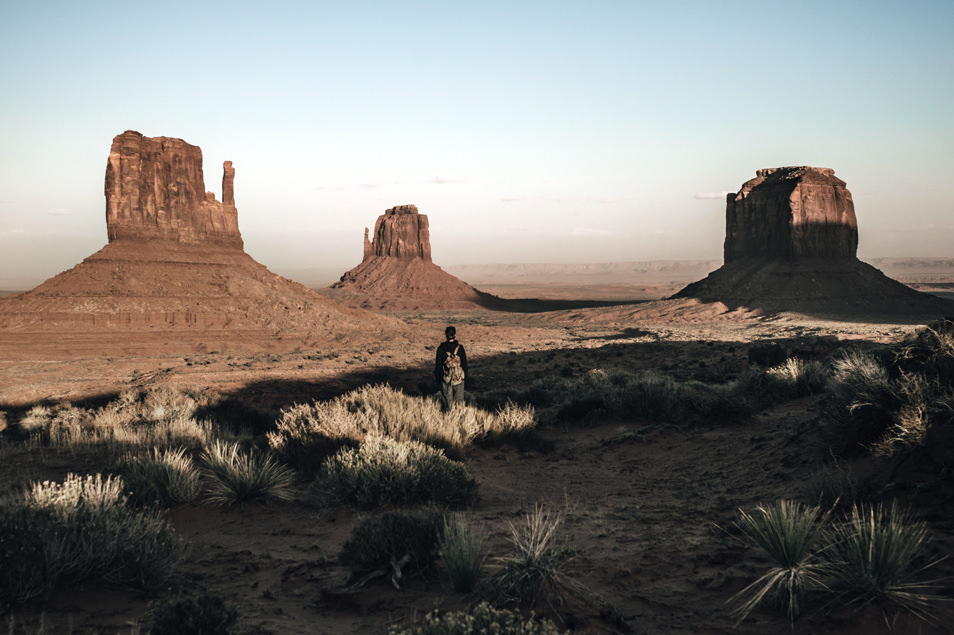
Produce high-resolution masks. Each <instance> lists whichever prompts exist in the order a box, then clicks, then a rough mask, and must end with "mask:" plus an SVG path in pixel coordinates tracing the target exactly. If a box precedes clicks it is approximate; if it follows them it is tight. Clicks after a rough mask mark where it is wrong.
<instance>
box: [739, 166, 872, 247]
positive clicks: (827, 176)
mask: <svg viewBox="0 0 954 635" xmlns="http://www.w3.org/2000/svg"><path fill="white" fill-rule="evenodd" d="M756 175H757V176H756V177H755V178H754V179H752V180H750V181H747V182H746V183H745V184H744V185H743V186H742V189H740V190H739V191H738V193H736V194H729V195H728V196H727V197H726V212H725V218H726V220H725V224H726V234H725V254H724V255H725V262H726V263H729V262H732V261H735V260H740V259H747V258H782V259H786V260H788V259H799V258H826V259H827V258H837V259H842V258H849V259H852V258H855V255H856V253H857V250H858V221H857V220H856V218H855V207H854V203H853V202H852V200H851V192H849V191H848V190H847V188H846V187H845V182H844V181H842V180H841V179H839V178H837V177H835V171H834V170H832V169H829V168H813V167H809V166H801V167H784V168H769V169H765V170H758V171H757V172H756Z"/></svg>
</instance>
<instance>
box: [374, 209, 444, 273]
mask: <svg viewBox="0 0 954 635" xmlns="http://www.w3.org/2000/svg"><path fill="white" fill-rule="evenodd" d="M376 256H378V257H380V256H384V257H390V258H421V259H423V260H424V261H425V262H431V234H430V232H429V230H428V225H427V216H424V215H423V214H418V212H417V206H416V205H398V206H396V207H392V208H391V209H389V210H386V211H385V212H384V213H383V214H381V215H380V216H378V220H377V221H376V222H375V223H374V240H373V241H369V240H368V228H367V227H365V229H364V260H365V261H366V260H369V259H370V258H374V257H376Z"/></svg>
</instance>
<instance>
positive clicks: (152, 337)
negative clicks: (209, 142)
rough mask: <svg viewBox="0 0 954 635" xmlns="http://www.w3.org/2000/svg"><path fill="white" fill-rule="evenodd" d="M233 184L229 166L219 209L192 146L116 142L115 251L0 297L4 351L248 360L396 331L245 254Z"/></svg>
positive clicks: (111, 187)
mask: <svg viewBox="0 0 954 635" xmlns="http://www.w3.org/2000/svg"><path fill="white" fill-rule="evenodd" d="M234 178H235V170H234V168H233V167H232V163H231V161H226V162H225V165H224V174H223V177H222V198H223V201H222V202H221V203H220V202H218V201H216V200H215V197H214V196H213V195H212V193H205V192H204V181H203V176H202V151H201V150H200V149H199V148H198V147H197V146H193V145H190V144H188V143H186V142H185V141H182V140H181V139H171V138H167V137H156V138H149V137H144V136H142V135H141V134H139V133H138V132H132V131H127V132H124V133H123V134H121V135H118V136H117V137H116V138H115V139H114V140H113V144H112V148H111V150H110V153H109V160H108V163H107V166H106V190H105V192H106V226H107V234H108V237H109V244H107V245H106V246H105V247H103V248H102V249H101V250H99V251H98V252H96V253H95V254H93V255H91V256H89V257H88V258H86V259H85V260H83V262H81V263H80V264H79V265H77V266H75V267H73V268H72V269H70V270H68V271H65V272H63V273H60V274H59V275H57V276H54V277H53V278H50V279H49V280H47V281H46V282H44V283H43V284H41V285H40V286H38V287H36V288H35V289H32V290H30V291H27V292H25V293H19V294H12V295H8V296H5V297H3V298H0V343H4V341H6V342H9V341H13V340H15V339H21V340H32V342H33V343H34V345H35V346H40V345H42V346H47V345H48V346H49V351H50V352H49V354H50V355H51V356H52V355H69V356H77V355H79V356H90V355H103V354H116V353H122V354H136V353H143V352H148V353H149V354H169V353H172V352H183V351H189V352H194V351H202V350H220V351H236V352H248V351H261V350H283V349H296V348H300V347H302V346H306V347H314V348H320V347H325V346H326V345H327V344H328V343H329V342H332V341H333V342H339V343H340V342H342V341H344V340H346V339H349V338H351V337H355V338H357V339H359V340H360V339H363V338H364V337H365V335H364V333H366V332H367V331H369V330H371V331H379V330H381V329H382V328H384V327H388V328H389V330H390V331H391V332H392V333H395V334H397V333H399V332H400V331H401V323H400V322H398V321H397V320H393V319H390V318H385V317H382V316H377V315H374V314H371V313H369V312H367V311H361V310H356V309H353V308H348V307H344V306H341V305H339V304H337V303H336V302H334V301H332V300H330V299H328V298H325V297H324V296H322V295H321V294H319V293H317V292H315V291H313V290H311V289H308V288H307V287H305V286H304V285H302V284H299V283H297V282H293V281H291V280H288V279H286V278H283V277H281V276H279V275H277V274H274V273H272V272H271V271H269V270H268V269H267V268H266V267H265V266H264V265H262V264H260V263H258V262H256V261H255V260H253V259H252V258H251V257H250V256H249V255H248V254H246V253H245V251H244V250H243V247H242V236H241V234H240V233H239V229H238V222H237V212H236V208H235V197H234V189H233V182H234ZM10 350H12V349H10V347H7V346H4V347H3V351H4V354H5V355H9V354H11V353H10ZM43 350H44V351H46V350H47V349H43ZM14 353H15V351H14ZM44 354H46V353H44ZM51 358H55V357H51Z"/></svg>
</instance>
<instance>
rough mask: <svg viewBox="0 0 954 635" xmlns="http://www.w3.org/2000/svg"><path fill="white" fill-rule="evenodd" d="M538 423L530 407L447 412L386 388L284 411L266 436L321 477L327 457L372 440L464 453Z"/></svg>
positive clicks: (366, 389)
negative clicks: (413, 443) (473, 445)
mask: <svg viewBox="0 0 954 635" xmlns="http://www.w3.org/2000/svg"><path fill="white" fill-rule="evenodd" d="M521 411H522V412H521ZM533 425H534V416H533V410H532V409H531V408H521V407H519V406H516V405H511V406H509V407H508V406H507V405H504V406H502V407H501V408H499V409H498V411H497V412H496V413H491V412H487V411H484V410H481V409H479V408H475V407H473V406H464V407H461V408H452V409H450V410H448V411H446V412H445V411H444V410H443V409H442V408H441V406H440V404H439V403H438V402H436V401H434V400H431V399H423V398H420V397H411V396H409V395H405V394H404V393H402V392H400V391H398V390H394V389H393V388H391V387H390V386H388V385H386V384H384V385H377V386H364V387H362V388H359V389H357V390H354V391H352V392H350V393H347V394H345V395H342V396H340V397H338V398H336V399H334V400H332V401H328V402H315V403H311V404H299V405H296V406H293V407H292V408H289V409H287V410H283V411H282V413H281V416H280V417H279V420H278V421H277V423H276V429H275V430H273V431H271V432H269V433H268V435H267V437H268V442H269V445H270V446H271V448H272V449H273V450H274V451H275V452H276V453H277V454H278V455H279V456H281V457H282V458H283V460H285V461H287V462H288V463H289V464H290V465H293V466H295V467H296V468H297V469H301V470H304V471H306V472H309V473H316V472H317V471H318V470H319V469H320V468H321V465H322V464H323V462H324V460H325V459H326V458H327V457H329V456H332V455H333V454H335V453H337V452H338V451H339V450H341V449H342V448H354V447H357V446H358V445H359V444H360V443H361V442H362V441H364V440H365V439H366V438H368V437H375V436H379V437H389V438H391V439H394V440H396V441H419V442H421V443H426V444H428V445H433V446H436V447H439V448H443V449H444V450H445V451H448V452H451V451H452V452H460V450H461V449H462V448H463V447H464V446H466V445H468V444H470V443H473V442H474V441H475V440H478V439H484V438H492V437H494V438H495V437H500V436H502V435H504V436H505V435H509V434H516V433H519V432H521V431H523V430H526V429H529V428H530V427H532V426H533Z"/></svg>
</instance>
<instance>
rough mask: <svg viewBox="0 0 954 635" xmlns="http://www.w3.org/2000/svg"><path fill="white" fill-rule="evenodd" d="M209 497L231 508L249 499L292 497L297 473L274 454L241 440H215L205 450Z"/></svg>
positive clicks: (263, 499)
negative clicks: (241, 445) (242, 444)
mask: <svg viewBox="0 0 954 635" xmlns="http://www.w3.org/2000/svg"><path fill="white" fill-rule="evenodd" d="M202 462H203V465H204V471H205V473H206V475H207V476H208V485H207V490H208V491H207V498H208V500H209V501H210V502H212V503H214V504H217V505H222V506H225V507H229V506H231V505H234V504H236V503H243V502H247V501H253V500H254V501H260V502H268V501H271V500H291V498H292V497H293V491H292V486H293V485H294V483H295V473H294V472H292V471H291V470H289V469H288V468H286V467H285V466H283V465H281V464H280V463H279V462H278V461H277V460H276V459H275V458H274V457H272V456H271V455H269V454H267V453H264V452H261V451H259V450H257V449H255V448H251V449H250V450H248V451H242V450H241V449H240V448H239V444H238V443H228V442H224V441H214V442H213V443H212V444H211V445H210V446H209V447H207V448H206V449H205V450H204V451H203V452H202Z"/></svg>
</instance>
